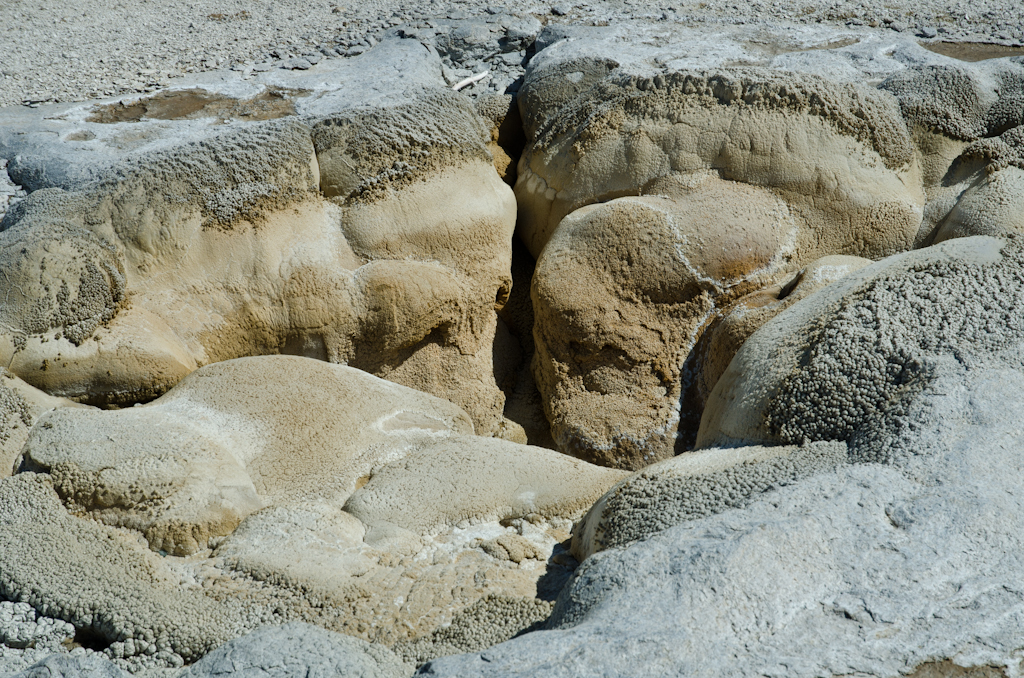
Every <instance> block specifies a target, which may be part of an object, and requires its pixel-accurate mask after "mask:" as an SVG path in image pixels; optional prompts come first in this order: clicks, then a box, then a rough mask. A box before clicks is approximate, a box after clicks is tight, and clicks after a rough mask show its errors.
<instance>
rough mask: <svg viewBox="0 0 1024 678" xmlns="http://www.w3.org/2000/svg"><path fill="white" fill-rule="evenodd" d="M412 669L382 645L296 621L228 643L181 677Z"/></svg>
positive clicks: (384, 675)
mask: <svg viewBox="0 0 1024 678" xmlns="http://www.w3.org/2000/svg"><path fill="white" fill-rule="evenodd" d="M412 672H413V667H412V666H410V665H408V664H404V663H402V661H401V660H400V659H398V657H397V656H395V654H394V653H393V652H391V650H389V649H387V648H386V647H384V646H382V645H371V644H370V643H367V642H366V641H365V640H360V639H358V638H353V637H351V636H343V635H341V634H339V633H332V632H331V631H325V630H323V629H321V628H319V627H317V626H311V625H309V624H303V623H300V622H295V623H291V624H285V625H283V626H264V627H263V628H260V629H257V630H256V631H254V632H252V633H250V634H249V635H247V636H243V637H241V638H238V639H236V640H233V641H231V642H229V643H225V644H224V645H221V646H220V647H219V648H217V649H216V650H214V651H213V652H211V653H210V654H208V655H206V656H205V657H203V658H202V659H200V660H199V661H198V662H196V663H195V664H193V665H192V666H190V667H189V668H188V669H187V670H185V671H184V672H183V673H182V674H181V676H180V677H179V678H214V677H220V676H223V677H225V678H227V677H230V676H233V677H235V678H306V677H307V676H308V677H310V678H313V677H319V676H323V677H324V678H326V677H327V676H345V678H405V677H406V676H409V675H412Z"/></svg>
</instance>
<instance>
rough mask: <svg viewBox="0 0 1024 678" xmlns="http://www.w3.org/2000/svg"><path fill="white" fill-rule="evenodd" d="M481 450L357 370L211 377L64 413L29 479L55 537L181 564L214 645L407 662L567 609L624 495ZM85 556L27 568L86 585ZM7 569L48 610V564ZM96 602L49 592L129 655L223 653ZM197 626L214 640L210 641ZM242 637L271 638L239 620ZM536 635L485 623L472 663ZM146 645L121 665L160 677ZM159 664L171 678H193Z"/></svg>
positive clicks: (598, 473)
mask: <svg viewBox="0 0 1024 678" xmlns="http://www.w3.org/2000/svg"><path fill="white" fill-rule="evenodd" d="M472 431H473V426H472V422H471V420H470V418H469V416H468V415H467V414H466V413H465V412H464V411H463V410H461V409H459V408H458V407H456V406H455V405H453V404H451V403H450V402H448V401H445V400H442V399H440V398H436V397H434V396H430V395H428V394H425V393H422V392H418V391H414V390H412V389H409V388H406V387H403V386H400V385H397V384H394V383H391V382H388V381H385V380H382V379H380V378H378V377H374V376H372V375H370V374H367V373H365V372H363V371H360V370H357V369H354V368H351V367H347V366H342V365H334V364H331V363H327V362H323V361H317V360H312V359H309V358H302V357H297V356H259V357H250V358H240V359H235V360H228V361H224V362H220V363H216V364H213V365H208V366H206V367H202V368H200V369H198V370H196V371H195V372H193V373H191V374H190V375H188V376H187V377H186V378H185V379H183V380H182V381H181V382H180V383H179V384H178V385H177V386H176V387H175V388H173V389H171V390H170V391H169V392H168V393H166V394H165V395H164V396H162V397H161V398H159V399H157V400H156V401H154V402H152V403H150V404H147V405H142V406H138V407H133V408H129V409H125V410H114V411H104V410H98V409H95V408H63V409H60V410H55V411H52V412H49V413H48V414H46V415H44V417H43V418H42V419H41V420H40V421H39V422H38V425H37V426H36V427H35V428H34V430H33V433H32V436H31V437H30V439H29V441H28V442H27V444H26V445H25V447H24V449H23V452H22V455H21V456H22V459H21V462H20V464H19V470H20V471H21V473H19V474H18V475H16V476H15V477H14V478H11V479H10V480H11V482H12V483H15V482H17V483H22V484H24V483H26V482H27V481H26V480H25V479H26V478H35V479H38V480H37V483H39V484H42V485H44V486H45V492H44V490H39V492H43V493H44V494H45V495H46V501H47V503H46V504H45V506H46V507H47V510H51V509H54V507H57V508H59V509H60V510H59V512H57V514H56V515H54V516H49V514H47V516H48V517H47V519H53V520H58V519H59V521H62V522H60V523H59V524H60V525H62V526H65V528H66V529H72V528H75V529H81V530H87V532H86V533H87V534H88V535H93V537H91V538H94V539H100V537H101V536H103V535H106V537H104V538H106V539H108V540H112V539H126V538H128V537H126V535H129V534H132V535H136V538H140V539H139V541H141V542H142V543H144V544H146V545H148V547H149V550H148V551H146V550H145V549H144V547H141V546H140V543H139V541H136V538H129V541H130V547H131V549H132V550H131V551H130V554H133V555H132V556H131V557H132V558H136V559H141V561H140V562H141V563H142V564H141V565H138V568H143V567H149V565H146V563H149V562H150V560H151V559H153V558H154V557H156V556H155V553H156V552H158V553H160V554H161V555H164V556H165V558H163V560H162V561H161V560H160V559H158V562H166V563H168V567H170V568H171V570H172V571H173V573H174V574H173V575H172V574H171V573H165V575H164V576H165V577H166V578H168V579H171V578H172V577H176V578H177V580H180V581H182V582H189V585H188V586H185V589H184V590H183V591H182V592H181V593H180V597H181V599H182V601H183V602H182V603H181V606H182V608H183V610H184V612H187V611H189V610H191V609H192V607H195V606H199V609H200V610H202V611H204V614H212V615H213V617H212V619H213V620H215V621H216V623H214V622H210V624H212V626H211V628H210V629H205V631H204V633H205V635H202V638H204V639H205V640H206V641H208V642H209V643H213V642H215V641H220V642H223V641H225V640H228V639H230V638H231V637H234V636H235V635H238V634H239V633H241V632H243V631H245V630H248V629H251V628H252V627H253V626H255V625H256V624H257V623H258V621H259V620H264V621H267V620H272V621H280V620H304V621H309V622H313V623H316V624H318V625H320V626H324V627H326V628H330V629H334V630H337V631H344V632H346V633H349V634H351V635H356V636H359V637H362V638H364V639H365V640H373V641H376V642H380V643H384V644H388V645H391V644H394V643H396V642H400V641H406V642H408V641H414V640H416V639H417V638H420V637H426V636H429V635H430V634H431V633H432V632H434V631H435V630H436V629H437V628H438V627H439V626H441V625H442V624H445V623H447V622H449V621H451V619H452V618H453V617H454V616H455V615H456V614H458V612H459V611H460V610H462V609H463V608H466V607H468V606H472V605H473V604H475V603H478V602H479V604H478V605H477V607H476V608H474V609H475V610H477V613H476V614H483V615H484V616H485V618H486V619H490V620H493V619H505V617H506V615H504V614H503V613H502V612H501V610H502V609H504V608H505V607H508V606H509V605H512V606H513V607H515V608H516V609H519V608H522V609H524V610H527V611H529V610H534V611H536V610H539V609H541V608H543V609H544V610H547V609H549V607H548V608H545V607H544V604H542V601H544V600H548V601H549V600H551V599H552V598H553V597H554V596H555V595H557V591H558V590H559V589H560V587H561V585H562V584H563V583H564V582H565V580H566V579H567V577H568V576H569V573H570V572H571V564H570V561H571V559H570V558H569V557H568V556H567V555H566V556H565V558H563V559H562V560H561V561H559V560H558V558H557V557H556V556H558V555H559V554H564V552H565V550H566V549H565V547H563V546H560V544H566V546H567V541H568V539H569V527H570V525H571V521H572V520H574V519H577V518H579V517H580V516H581V515H582V514H583V513H584V512H585V511H586V510H587V508H588V507H589V506H590V505H591V504H592V503H593V502H594V501H595V500H596V499H597V498H598V497H600V495H601V494H602V493H603V492H605V491H606V490H607V488H608V487H610V486H611V485H612V484H614V483H615V482H616V481H618V480H620V479H621V478H622V477H623V476H624V474H623V473H622V472H620V471H615V470H612V469H606V468H601V467H597V466H592V465H590V464H587V463H585V462H582V461H579V460H575V459H571V458H569V457H566V456H565V455H562V454H559V453H557V452H554V451H552V450H547V449H543V448H536V447H529V446H524V445H519V444H515V443H512V442H509V441H505V440H500V439H494V438H483V437H478V436H475V435H473V434H472ZM37 473H38V474H39V475H37ZM21 486H22V485H18V484H14V485H11V487H14V488H17V487H21ZM33 487H34V486H33ZM12 491H13V490H12ZM53 502H56V503H55V504H54V503H53ZM61 503H63V506H62V505H61ZM69 512H70V513H69ZM8 514H9V515H11V516H12V518H13V521H12V524H11V525H9V526H6V529H7V530H8V531H9V533H8V534H5V537H8V538H9V539H10V540H11V543H15V541H16V540H17V539H18V538H19V535H22V533H23V531H24V530H28V529H32V525H31V524H26V523H25V521H24V520H22V519H21V518H20V514H19V513H18V512H17V511H14V510H13V509H12V510H11V511H10V512H8ZM8 514H5V515H8ZM75 516H81V517H75ZM86 518H92V519H94V520H96V521H98V522H92V521H90V520H87V519H86ZM102 523H105V524H106V525H103V524H102ZM116 528H120V530H119V529H116ZM125 528H127V530H130V531H125ZM55 531H56V530H55ZM76 543H77V542H76ZM90 543H91V542H90ZM75 548H77V547H75ZM75 548H71V547H68V548H63V547H61V548H56V547H55V548H53V549H51V548H50V547H49V545H47V544H43V545H39V544H38V543H37V545H36V546H35V547H27V548H25V549H18V550H15V551H13V552H12V553H11V554H9V556H8V557H9V558H25V559H30V558H31V555H30V554H31V553H37V552H43V553H49V554H51V556H48V557H52V558H53V559H54V560H55V561H56V562H72V563H75V567H79V566H81V567H85V566H86V563H85V562H82V561H79V560H77V559H78V558H79V553H78V552H77V551H76V550H75ZM82 548H85V547H82ZM89 548H92V547H91V546H89ZM140 548H143V552H144V553H145V555H143V554H140V553H138V550H139V549H140ZM89 553H92V552H91V551H90V552H89ZM174 556H178V558H175V557H174ZM90 557H92V556H90ZM126 557H127V556H126ZM132 562H134V561H132ZM0 566H2V568H0V571H4V572H5V573H7V572H9V573H11V577H12V578H11V580H10V581H9V582H8V583H6V584H5V585H6V586H7V588H6V589H4V591H2V592H0V593H2V594H3V595H5V596H9V597H12V598H14V599H24V598H25V597H26V596H27V597H28V600H29V602H33V604H36V603H35V602H34V601H35V599H34V598H32V596H33V595H36V594H35V593H32V592H33V591H36V590H37V589H34V588H30V589H27V590H26V589H23V588H22V587H23V586H26V585H29V586H30V585H31V583H32V582H34V581H35V580H34V579H32V576H33V575H32V573H31V570H30V569H26V568H27V567H28V561H24V562H23V561H22V560H16V561H13V564H8V563H6V562H5V561H0ZM138 568H136V569H138ZM55 576H56V575H54V577H55ZM97 576H102V577H103V580H104V581H107V582H108V585H109V586H112V587H115V588H116V587H118V586H121V587H124V586H128V587H133V586H134V587H137V586H140V585H136V584H134V583H132V582H131V581H128V582H127V583H126V582H124V581H123V580H124V579H125V578H126V577H129V579H130V578H131V577H136V578H138V576H139V575H138V574H137V573H136V572H135V570H130V571H129V572H128V573H126V572H121V571H111V572H107V573H106V574H102V575H97ZM86 581H87V582H88V581H91V580H86ZM69 585H70V583H69ZM95 587H99V584H96V585H95ZM95 587H93V586H92V585H89V586H86V587H85V589H84V590H83V591H82V592H81V593H80V594H72V593H71V591H69V590H68V589H66V588H61V587H57V586H55V585H54V583H53V582H51V581H50V580H47V581H46V582H44V584H43V585H41V587H40V588H38V590H39V591H45V592H46V596H47V597H46V598H45V599H44V601H43V602H44V603H45V605H46V606H47V607H45V608H43V609H44V611H48V612H49V613H51V614H54V615H55V616H58V617H60V618H62V619H66V620H68V621H70V622H71V623H72V624H75V626H76V627H77V628H86V629H90V630H91V632H93V633H95V634H96V635H98V636H100V637H101V638H104V639H106V640H107V641H108V642H113V643H114V645H117V643H122V645H125V644H126V643H127V642H128V641H127V640H125V632H123V631H122V630H121V626H119V625H116V624H115V625H114V626H105V625H102V624H99V621H97V622H96V623H93V622H91V621H83V619H82V618H81V616H80V615H79V614H78V613H76V612H75V610H77V609H78V608H77V607H76V606H77V605H80V604H82V603H81V600H85V599H87V600H90V601H91V602H90V607H89V609H90V610H92V612H91V613H90V614H91V615H92V616H90V617H89V619H92V618H93V617H95V618H96V619H97V620H105V619H107V618H108V617H112V618H114V619H119V620H120V619H128V620H130V621H132V620H134V621H133V623H134V624H135V626H133V627H131V635H128V636H127V638H131V639H135V638H140V637H145V638H148V637H149V636H153V638H156V639H161V640H160V641H159V642H161V643H164V644H169V647H170V648H171V649H175V656H179V657H182V656H183V657H186V658H195V657H198V656H200V655H201V654H203V653H204V652H205V651H207V650H209V649H210V646H209V645H204V646H203V648H202V649H201V650H195V649H192V646H193V644H194V643H195V642H198V641H197V640H196V639H195V638H193V637H192V636H191V635H190V634H192V633H193V631H194V629H193V627H192V626H188V625H184V626H183V625H182V622H175V624H176V625H171V626H170V628H167V629H164V628H163V626H162V624H163V621H162V618H161V617H160V614H164V613H163V612H160V613H159V614H156V618H155V620H154V621H153V625H152V626H147V625H145V623H144V622H143V621H140V620H138V619H136V617H137V616H138V615H142V614H150V615H152V614H155V613H152V612H151V611H150V610H149V608H148V607H146V605H148V603H147V600H149V599H147V598H146V597H145V596H143V595H142V594H139V596H138V598H139V600H140V602H139V603H138V604H139V605H141V606H142V607H140V608H135V607H134V605H135V604H136V603H135V602H133V599H132V597H129V598H127V599H126V600H124V601H120V600H116V601H115V600H112V599H110V598H109V597H104V596H103V595H101V594H102V593H104V592H105V591H106V589H102V588H100V589H99V590H98V591H96V590H93V589H94V588H95ZM147 595H150V597H153V596H154V595H155V594H147ZM79 596H84V598H80V597H79ZM538 599H540V601H541V602H537V601H538ZM238 601H244V604H243V602H238ZM481 601H482V602H481ZM535 603H536V604H535ZM537 605H540V607H539V608H538V607H537ZM124 606H127V608H128V611H125V610H123V609H122V607H124ZM239 606H241V609H242V610H243V611H244V612H245V614H244V615H243V614H242V612H239V611H238V610H237V609H236V608H238V607H239ZM503 606H504V607H503ZM184 612H183V613H184ZM168 614H169V613H168ZM240 615H241V616H240ZM245 615H248V617H246V616H245ZM195 616H196V620H195V622H194V623H195V624H201V623H206V622H204V621H203V617H201V616H199V615H198V614H195ZM172 617H173V616H172ZM222 617H226V619H222ZM237 618H241V619H249V618H254V619H256V620H257V621H254V622H253V623H252V624H248V625H245V624H243V625H241V626H239V625H238V624H237V623H236V624H234V625H232V624H231V623H229V622H228V621H226V620H227V619H237ZM515 620H519V621H515ZM536 621H538V617H537V615H536V614H532V616H531V615H525V616H523V615H518V616H517V615H513V616H512V617H508V618H507V619H505V621H503V622H502V623H501V624H499V625H498V626H496V627H495V629H496V630H495V629H491V630H489V626H488V625H490V624H491V622H490V621H485V622H480V623H477V624H474V625H472V626H473V629H475V630H474V631H473V632H472V633H469V632H468V631H467V633H469V635H468V636H466V638H476V641H474V642H476V643H477V645H467V646H465V647H464V648H462V649H476V648H477V647H481V646H482V645H479V643H480V642H481V641H480V638H497V636H493V634H492V631H493V632H494V633H497V634H498V635H499V636H501V634H506V635H504V636H501V637H500V638H498V639H497V640H503V639H505V638H507V637H511V635H513V634H514V633H516V632H518V631H520V630H522V629H523V628H525V627H527V626H529V625H531V624H533V623H535V622H536ZM520 622H521V623H520ZM119 623H120V622H119ZM239 623H240V622H239ZM247 623H248V622H247ZM217 624H220V626H218V625H217ZM513 627H514V628H513ZM467 628H468V627H467ZM197 633H198V632H197ZM146 634H148V635H146ZM160 634H163V635H160ZM165 636H166V637H165ZM497 640H495V642H497ZM154 642H156V641H154ZM460 642H461V641H460ZM466 642H469V641H466ZM132 643H133V644H131V645H130V646H124V647H123V646H118V647H117V648H116V650H111V651H110V652H111V653H112V656H114V657H121V656H123V657H124V658H125V661H127V662H129V664H130V663H131V662H132V661H134V662H136V663H138V662H140V661H141V662H143V663H144V662H146V661H148V660H147V657H146V656H142V657H141V658H140V657H139V655H146V652H147V651H148V649H149V645H147V644H140V642H136V641H135V640H132ZM179 646H185V647H186V648H187V653H186V651H184V650H178V649H176V648H178V647H179ZM111 647H114V646H113V645H112V646H111ZM158 647H160V646H154V648H158ZM417 647H418V648H419V649H418V650H416V652H415V653H413V654H412V655H410V656H412V657H419V658H420V659H421V660H425V659H428V658H429V656H427V655H428V654H429V652H430V649H429V648H431V647H437V648H438V651H439V652H440V651H441V650H442V649H444V651H446V652H452V651H454V650H453V648H455V649H458V648H460V647H462V646H461V645H458V644H457V643H456V641H455V640H448V641H445V642H443V643H441V642H437V643H434V642H431V643H427V644H423V643H420V644H419V645H417ZM126 648H127V649H126ZM154 652H155V654H156V659H154V660H153V661H155V662H160V661H162V662H163V663H164V664H165V665H166V664H173V663H174V661H173V657H171V656H170V655H168V656H166V657H165V656H163V655H160V653H159V652H156V650H154Z"/></svg>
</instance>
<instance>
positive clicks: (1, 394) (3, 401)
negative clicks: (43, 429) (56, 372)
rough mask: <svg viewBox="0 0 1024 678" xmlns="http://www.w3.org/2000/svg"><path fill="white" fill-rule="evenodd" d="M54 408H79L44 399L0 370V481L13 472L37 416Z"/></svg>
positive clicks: (59, 399)
mask: <svg viewBox="0 0 1024 678" xmlns="http://www.w3.org/2000/svg"><path fill="white" fill-rule="evenodd" d="M58 407H83V406H82V405H79V404H78V403H75V402H73V401H70V400H66V399H64V398H55V397H53V396H50V395H47V394H46V393H44V392H43V391H40V390H39V389H37V388H33V387H32V386H29V385H28V384H26V383H25V382H24V381H22V380H21V379H18V378H17V377H16V376H14V375H13V374H11V373H10V372H8V371H7V370H0V478H2V477H4V476H8V475H10V474H11V473H13V472H14V466H15V463H16V462H17V459H18V455H19V454H20V453H21V448H22V446H23V445H24V444H25V441H26V440H27V439H28V436H29V432H30V431H31V430H32V425H33V424H35V422H36V420H37V419H38V418H39V416H40V415H41V414H43V413H44V412H46V411H48V410H51V409H56V408H58Z"/></svg>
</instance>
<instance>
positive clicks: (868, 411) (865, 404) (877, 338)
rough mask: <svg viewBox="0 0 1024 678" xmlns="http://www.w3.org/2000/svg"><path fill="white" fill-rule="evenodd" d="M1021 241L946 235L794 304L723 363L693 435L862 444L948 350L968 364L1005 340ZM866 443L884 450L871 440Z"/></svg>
mask: <svg viewBox="0 0 1024 678" xmlns="http://www.w3.org/2000/svg"><path fill="white" fill-rule="evenodd" d="M1022 249H1024V243H1022V242H1021V239H1020V237H1019V236H1010V237H1008V238H1007V239H1006V240H1005V241H1004V240H1001V239H997V238H991V237H986V236H976V237H972V238H959V239H956V240H949V241H946V242H943V243H941V244H939V245H934V246H932V247H929V248H925V249H922V250H915V251H912V252H907V253H904V254H901V255H897V256H894V257H890V258H888V259H884V260H882V261H879V262H877V263H875V264H872V265H871V266H867V267H865V268H862V269H861V270H860V271H857V272H856V273H853V274H851V275H849V276H847V277H846V278H844V279H842V280H840V281H839V282H837V283H835V284H833V285H831V286H829V287H827V288H825V289H824V290H821V291H820V292H819V293H818V294H815V295H812V296H811V297H808V298H807V299H804V300H803V301H802V302H799V303H797V304H795V305H793V306H792V307H790V308H789V309H787V310H786V311H784V312H783V313H781V314H780V315H778V316H776V317H775V318H774V319H773V320H772V321H771V322H770V323H768V324H767V325H765V326H763V327H762V328H761V329H760V330H758V331H757V332H755V333H754V335H753V336H752V337H751V338H750V339H749V340H747V342H746V343H745V344H744V345H743V347H742V348H741V349H740V351H739V352H738V353H737V354H736V357H735V358H734V359H733V361H732V362H731V363H730V364H729V368H728V369H727V370H726V372H725V374H724V375H723V376H722V378H721V379H720V380H719V382H718V385H717V386H715V389H714V391H712V393H711V396H710V398H709V401H708V406H707V408H706V409H705V411H704V416H703V419H702V421H701V429H700V432H699V434H698V439H697V444H698V446H700V447H709V446H713V445H726V446H729V445H738V444H792V443H800V442H802V441H804V440H842V441H853V440H861V441H862V444H863V445H864V446H865V447H867V446H869V444H868V443H869V442H870V441H871V440H872V439H873V436H874V435H875V433H874V432H875V431H876V429H877V428H878V426H879V422H880V421H882V420H884V418H885V417H887V416H893V415H895V414H897V413H899V411H900V408H901V407H902V404H903V403H904V402H905V401H907V400H908V399H912V398H913V397H914V396H915V394H916V393H918V392H919V391H920V390H921V389H923V388H925V387H926V386H927V384H928V383H929V381H931V380H932V379H933V378H934V376H933V373H934V372H935V371H936V370H937V369H939V367H938V366H939V365H941V363H942V361H943V360H946V359H948V356H956V357H957V359H958V360H961V361H964V362H968V363H969V362H971V361H974V360H981V359H983V358H984V356H985V355H987V354H988V353H991V352H995V351H998V350H1000V349H1002V348H1004V347H1005V346H1007V345H1012V344H1013V342H1015V341H1016V337H1017V336H1018V335H1019V333H1020V332H1021V323H1020V320H1019V319H1018V318H1017V314H1016V313H1015V311H1014V309H1016V308H1019V306H1020V304H1021V303H1022V301H1024V296H1022V295H1024V278H1022V273H1021V271H1022V267H1021V263H1022V261H1024V254H1022ZM769 356H770V358H769ZM875 454H877V455H879V456H880V458H882V459H884V458H885V457H886V456H887V455H888V454H889V453H888V452H887V451H886V450H885V449H884V447H881V446H879V447H878V448H877V449H876V452H875Z"/></svg>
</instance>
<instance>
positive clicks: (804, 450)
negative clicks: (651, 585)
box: [572, 442, 847, 561]
mask: <svg viewBox="0 0 1024 678" xmlns="http://www.w3.org/2000/svg"><path fill="white" fill-rule="evenodd" d="M846 461H847V455H846V445H845V444H844V443H831V442H818V443H809V444H806V445H802V446H777V447H738V448H731V449H712V450H701V451H698V452H691V453H686V454H682V455H680V456H677V457H674V458H672V459H668V460H666V461H662V462H659V463H657V464H652V465H651V466H648V467H647V468H645V469H643V470H641V471H639V472H638V473H636V474H635V475H632V476H630V477H629V478H626V479H625V480H623V481H621V482H620V483H619V484H618V485H616V486H615V487H613V488H612V489H610V490H609V491H608V492H607V493H605V495H604V496H603V497H602V498H601V499H600V500H598V502H597V503H596V504H594V506H593V508H591V509H590V512H589V513H588V514H587V515H586V517H584V519H583V520H582V521H580V522H579V523H578V524H577V525H576V527H575V529H574V530H573V540H572V553H573V555H574V556H576V558H577V559H579V560H581V561H582V560H584V559H586V558H587V557H589V556H590V555H592V554H593V553H595V552H596V551H599V550H601V549H605V548H611V547H616V546H619V547H621V546H626V545H628V544H631V543H633V542H635V541H639V540H641V539H646V538H647V537H649V536H651V535H652V534H656V533H658V532H661V531H662V530H667V529H668V528H670V527H673V526H675V525H678V524H680V523H683V522H686V521H688V520H697V519H698V518H705V517H707V516H712V515H715V514H716V513H721V512H722V511H725V510H726V509H730V508H739V507H742V506H746V505H748V504H749V503H750V502H752V501H754V500H755V499H757V497H758V496H759V495H761V494H763V493H764V492H767V491H769V490H772V489H777V488H779V487H782V486H785V485H790V484H792V483H795V482H798V481H800V480H802V479H804V478H808V477H810V476H813V475H815V474H818V473H823V472H825V471H830V470H832V469H835V468H836V467H837V466H840V465H841V464H845V463H846Z"/></svg>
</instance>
